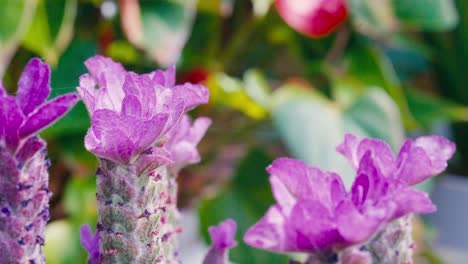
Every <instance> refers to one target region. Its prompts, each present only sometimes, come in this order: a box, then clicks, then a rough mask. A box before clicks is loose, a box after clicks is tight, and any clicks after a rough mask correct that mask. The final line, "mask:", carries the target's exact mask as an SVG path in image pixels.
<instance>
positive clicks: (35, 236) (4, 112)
mask: <svg viewBox="0 0 468 264" xmlns="http://www.w3.org/2000/svg"><path fill="white" fill-rule="evenodd" d="M49 94H50V69H49V66H48V65H47V64H45V63H43V62H42V61H41V60H39V59H32V60H30V61H29V63H28V64H27V65H26V67H25V68H24V71H23V73H22V75H21V77H20V79H19V82H18V91H17V96H16V97H14V96H10V95H8V94H7V93H6V91H5V90H4V88H3V86H2V85H1V84H0V160H1V162H0V262H1V263H44V262H45V260H44V257H43V255H42V252H41V246H42V245H43V244H44V230H45V225H46V222H47V221H48V220H49V209H48V207H49V205H48V204H49V197H50V195H51V193H50V191H49V189H48V178H49V175H48V172H47V168H48V165H49V161H48V160H46V154H47V149H46V143H45V141H43V140H42V139H40V138H39V136H38V133H39V132H40V131H42V130H43V129H45V128H46V127H48V126H50V125H51V124H52V123H53V122H55V121H57V120H58V119H59V118H60V117H62V116H63V115H64V114H65V113H66V112H67V111H68V110H69V109H70V108H71V107H73V105H74V104H75V103H76V102H77V101H78V96H77V95H76V94H66V95H62V96H59V97H56V98H55V99H53V100H51V101H48V102H46V99H47V97H49Z"/></svg>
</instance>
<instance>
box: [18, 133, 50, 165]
mask: <svg viewBox="0 0 468 264" xmlns="http://www.w3.org/2000/svg"><path fill="white" fill-rule="evenodd" d="M45 146H46V143H45V142H44V141H43V140H42V139H40V138H39V137H30V138H29V139H28V140H27V141H26V142H24V143H23V146H22V147H21V149H20V150H19V151H18V152H17V153H16V159H17V160H18V162H25V161H26V160H28V159H29V158H31V156H32V155H34V154H36V153H37V152H38V151H39V150H41V149H44V148H45Z"/></svg>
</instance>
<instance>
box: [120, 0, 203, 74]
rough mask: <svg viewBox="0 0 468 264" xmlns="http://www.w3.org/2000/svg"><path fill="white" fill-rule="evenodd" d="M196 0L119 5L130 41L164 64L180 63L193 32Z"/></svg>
mask: <svg viewBox="0 0 468 264" xmlns="http://www.w3.org/2000/svg"><path fill="white" fill-rule="evenodd" d="M196 3H197V1H196V0H160V1H141V2H138V1H136V0H127V1H121V2H120V9H121V13H120V14H121V20H122V26H123V30H124V32H125V34H126V35H127V38H128V40H129V41H130V42H131V43H133V44H134V45H136V46H137V47H140V48H142V49H144V50H145V51H146V52H147V53H148V55H149V56H150V57H151V58H152V59H154V60H155V61H157V62H158V63H159V64H161V65H165V66H167V65H170V64H174V63H175V62H177V60H178V59H179V56H180V54H181V52H182V49H183V47H184V46H185V43H186V42H187V40H188V37H189V35H190V33H191V28H192V25H193V21H194V19H195V15H196Z"/></svg>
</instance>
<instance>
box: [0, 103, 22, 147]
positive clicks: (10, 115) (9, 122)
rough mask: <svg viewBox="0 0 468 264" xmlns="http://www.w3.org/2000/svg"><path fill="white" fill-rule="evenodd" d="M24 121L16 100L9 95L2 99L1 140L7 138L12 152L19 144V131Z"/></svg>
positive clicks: (0, 111)
mask: <svg viewBox="0 0 468 264" xmlns="http://www.w3.org/2000/svg"><path fill="white" fill-rule="evenodd" d="M23 120H24V117H23V115H22V113H21V109H20V108H19V107H18V105H17V104H16V100H15V98H14V97H12V96H9V95H7V96H4V97H0V125H1V126H0V138H1V137H4V138H5V141H6V142H5V143H6V145H7V147H8V148H9V149H10V150H14V149H16V147H17V146H18V144H19V140H20V138H19V134H18V129H19V127H20V126H21V124H22V123H23Z"/></svg>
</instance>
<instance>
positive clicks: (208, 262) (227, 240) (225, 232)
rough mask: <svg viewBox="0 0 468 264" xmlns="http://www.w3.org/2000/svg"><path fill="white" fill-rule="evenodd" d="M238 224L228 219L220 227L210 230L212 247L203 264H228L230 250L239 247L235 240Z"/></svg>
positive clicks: (213, 227)
mask: <svg viewBox="0 0 468 264" xmlns="http://www.w3.org/2000/svg"><path fill="white" fill-rule="evenodd" d="M236 229H237V224H236V222H235V221H234V220H232V219H228V220H225V221H224V222H221V223H220V224H219V225H218V226H212V227H210V228H209V229H208V232H209V233H210V237H211V241H212V245H211V249H210V250H209V251H208V253H207V255H206V257H205V260H204V261H203V264H227V263H229V261H228V249H230V248H233V247H235V246H237V242H236V241H235V240H234V236H235V235H236Z"/></svg>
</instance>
